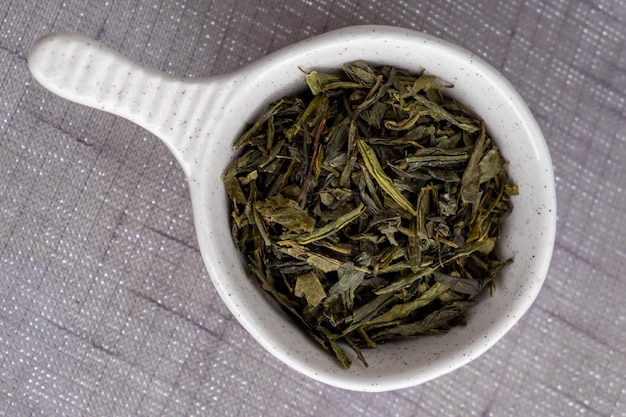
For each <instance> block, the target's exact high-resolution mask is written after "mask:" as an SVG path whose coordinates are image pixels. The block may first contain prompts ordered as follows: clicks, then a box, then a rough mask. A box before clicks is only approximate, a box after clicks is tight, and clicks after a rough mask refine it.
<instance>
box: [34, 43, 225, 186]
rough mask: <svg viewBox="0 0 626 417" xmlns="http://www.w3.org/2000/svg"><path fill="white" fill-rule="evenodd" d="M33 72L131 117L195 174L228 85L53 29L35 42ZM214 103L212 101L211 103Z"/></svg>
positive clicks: (61, 89)
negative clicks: (177, 74) (155, 66)
mask: <svg viewBox="0 0 626 417" xmlns="http://www.w3.org/2000/svg"><path fill="white" fill-rule="evenodd" d="M28 65H29V68H30V71H31V73H32V75H33V76H34V77H35V79H36V80H37V81H38V82H39V83H41V85H43V86H44V87H45V88H46V89H48V90H50V91H51V92H53V93H55V94H57V95H59V96H61V97H63V98H65V99H67V100H70V101H73V102H75V103H79V104H83V105H86V106H89V107H93V108H96V109H99V110H103V111H106V112H109V113H112V114H115V115H117V116H121V117H123V118H125V119H128V120H130V121H132V122H134V123H136V124H138V125H139V126H141V127H143V128H145V129H147V130H148V131H150V132H151V133H153V134H154V135H156V136H157V137H159V138H160V139H161V140H163V141H164V142H165V143H166V145H167V146H168V147H169V148H170V150H171V151H172V153H173V154H174V156H175V157H176V158H177V160H178V161H179V162H180V163H181V165H182V166H183V169H184V170H185V172H186V173H187V174H189V169H190V166H189V165H190V160H191V159H192V158H193V153H194V149H195V148H198V147H199V146H200V145H199V142H204V140H203V139H204V138H205V137H206V134H207V132H205V129H206V126H207V123H206V120H207V118H208V117H210V116H211V115H210V108H214V107H215V104H216V103H215V102H216V99H218V97H216V96H220V95H221V96H223V94H221V93H218V91H223V90H224V88H221V89H217V88H215V87H216V86H217V84H221V82H220V81H218V80H219V78H217V77H215V78H201V79H181V78H174V77H171V76H169V75H167V74H164V73H161V72H158V71H154V70H151V69H148V68H144V67H142V66H141V65H139V64H137V63H135V62H132V61H131V60H129V59H128V58H126V57H124V56H123V55H121V54H120V53H118V52H117V51H115V50H113V49H111V48H109V47H107V46H105V45H103V44H101V43H99V42H98V41H95V40H93V39H90V38H87V37H84V36H82V35H78V34H70V33H60V32H59V33H52V34H49V35H46V36H44V37H42V38H40V39H39V40H37V41H36V42H35V44H34V45H33V48H32V49H31V52H30V54H29V57H28ZM209 104H210V105H209Z"/></svg>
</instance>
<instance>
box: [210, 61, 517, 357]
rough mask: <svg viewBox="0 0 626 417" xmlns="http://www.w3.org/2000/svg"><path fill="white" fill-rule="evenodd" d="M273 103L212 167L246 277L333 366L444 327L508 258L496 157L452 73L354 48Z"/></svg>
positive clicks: (504, 195)
mask: <svg viewBox="0 0 626 417" xmlns="http://www.w3.org/2000/svg"><path fill="white" fill-rule="evenodd" d="M304 78H305V82H306V84H307V85H308V87H309V91H307V92H306V93H303V94H301V95H299V96H297V97H285V98H283V99H282V100H280V101H278V102H276V103H275V104H273V105H271V106H269V108H268V111H267V112H265V113H264V114H263V115H261V117H259V119H257V120H256V121H254V122H253V123H252V124H251V125H250V126H249V127H248V128H247V129H246V130H245V132H244V134H243V135H242V136H241V137H240V138H239V139H238V140H237V141H236V143H235V146H236V147H238V148H239V149H240V155H239V156H238V157H237V158H235V159H234V160H233V161H232V162H231V163H230V164H229V165H228V167H227V168H226V170H225V171H224V173H223V174H222V179H223V181H224V185H225V188H226V193H227V195H228V198H229V200H230V202H231V207H232V212H231V218H232V226H231V231H232V234H233V242H234V243H235V244H236V245H237V247H238V248H239V249H240V250H241V251H242V253H243V254H244V256H245V258H246V259H247V260H248V267H249V270H250V274H251V275H252V276H254V277H255V278H256V279H257V280H258V282H259V284H260V286H261V288H262V289H263V290H265V291H267V292H268V293H269V294H270V295H271V296H272V297H273V298H275V299H276V301H277V302H278V304H279V305H280V306H281V307H282V308H283V309H284V310H285V311H286V312H287V314H289V315H290V316H291V317H292V318H293V319H294V320H295V321H296V322H297V323H299V324H300V325H301V327H302V329H303V330H304V331H305V332H306V333H307V334H309V335H310V336H311V338H312V339H313V340H316V341H317V342H318V343H319V344H320V346H321V347H322V348H324V349H326V350H327V351H328V352H329V353H330V354H331V355H333V356H335V357H336V358H337V360H338V362H339V363H340V364H342V365H343V366H344V367H349V366H351V364H352V359H351V358H350V356H349V354H348V352H346V350H344V349H345V348H349V349H351V350H352V351H353V354H354V355H355V356H356V358H357V359H358V360H359V361H361V363H363V365H364V366H367V361H366V359H365V354H364V351H363V350H362V349H365V348H368V349H371V348H375V347H376V346H378V345H379V344H381V343H385V342H388V341H391V340H394V339H398V338H407V337H416V336H418V335H421V334H432V333H441V332H445V331H447V330H448V329H450V328H451V327H453V326H457V325H463V324H464V323H465V320H466V318H465V314H466V311H467V309H468V308H470V307H471V305H473V304H474V303H475V301H474V300H475V299H476V300H477V299H478V298H477V296H478V295H479V294H482V293H483V292H484V291H489V292H490V293H493V292H494V289H495V287H496V285H495V284H496V281H497V274H498V273H499V271H501V270H502V268H504V267H506V265H508V264H509V263H510V262H511V260H509V259H507V260H501V259H499V258H498V256H497V253H496V251H495V250H494V248H495V245H496V242H497V240H498V239H499V237H500V230H501V228H502V222H503V220H504V219H505V218H506V216H507V214H508V213H509V212H510V211H511V209H512V202H511V200H512V196H514V195H516V194H517V193H518V190H517V187H516V186H515V185H514V184H511V182H510V181H509V178H508V173H507V164H506V161H505V160H504V158H503V157H502V155H501V154H500V152H499V150H498V148H497V147H496V146H495V145H494V144H493V141H492V139H491V137H490V135H489V132H488V131H487V130H486V128H485V126H484V124H483V123H482V122H480V121H479V120H478V119H477V118H476V117H475V116H473V115H472V114H470V113H469V112H468V111H467V110H466V109H465V108H464V107H463V105H462V104H461V103H458V102H456V101H454V100H453V99H450V98H448V97H447V95H446V92H445V90H446V89H448V88H451V87H452V85H451V84H448V83H446V82H445V81H443V80H440V79H439V78H438V77H436V76H434V75H431V74H427V73H425V72H423V71H422V70H419V71H417V73H416V75H413V74H411V73H410V72H408V71H405V70H402V69H396V68H392V67H372V66H370V65H368V64H367V63H365V62H362V61H359V62H354V63H348V64H346V65H345V66H344V68H343V71H342V72H338V73H326V72H318V71H311V72H307V73H306V74H305V76H304Z"/></svg>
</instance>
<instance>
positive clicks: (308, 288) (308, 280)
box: [294, 271, 326, 307]
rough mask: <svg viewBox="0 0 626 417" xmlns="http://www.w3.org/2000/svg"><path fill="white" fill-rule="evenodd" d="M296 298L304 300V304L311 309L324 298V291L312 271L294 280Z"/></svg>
mask: <svg viewBox="0 0 626 417" xmlns="http://www.w3.org/2000/svg"><path fill="white" fill-rule="evenodd" d="M294 295H295V296H296V297H304V298H306V302H307V304H308V305H309V306H311V307H316V306H317V305H318V304H319V303H320V302H321V301H322V300H323V299H324V298H326V291H325V290H324V286H323V285H322V283H321V282H320V280H319V277H318V276H317V274H316V273H315V272H314V271H311V272H309V273H308V274H304V275H299V276H298V277H297V278H296V286H295V288H294Z"/></svg>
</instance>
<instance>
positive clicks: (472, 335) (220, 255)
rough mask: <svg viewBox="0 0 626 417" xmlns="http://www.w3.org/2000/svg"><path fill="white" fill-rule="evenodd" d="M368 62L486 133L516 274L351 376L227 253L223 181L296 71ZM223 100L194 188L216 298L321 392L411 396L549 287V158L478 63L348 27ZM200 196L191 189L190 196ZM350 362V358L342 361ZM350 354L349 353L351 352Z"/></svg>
mask: <svg viewBox="0 0 626 417" xmlns="http://www.w3.org/2000/svg"><path fill="white" fill-rule="evenodd" d="M357 59H362V60H365V61H367V62H369V63H372V64H375V65H382V64H386V65H394V66H396V67H401V68H405V69H408V70H412V71H417V70H419V69H420V68H424V69H425V70H426V71H427V72H429V73H432V74H435V75H438V76H440V77H442V78H443V79H445V80H447V81H449V82H452V83H453V84H454V88H453V89H452V90H451V91H450V95H451V96H453V97H455V98H456V99H458V100H459V101H461V102H462V103H464V104H465V105H466V106H467V107H469V108H470V109H471V110H472V111H474V112H475V113H476V114H477V115H478V116H479V117H481V118H482V119H483V120H484V121H485V123H486V125H487V128H488V129H489V130H490V132H491V134H492V136H493V138H494V141H495V142H496V144H497V145H498V147H499V148H500V150H501V152H502V154H503V155H504V157H505V158H506V159H507V160H508V161H509V173H510V176H511V178H512V180H513V181H514V182H515V183H516V184H517V185H518V187H519V190H520V194H519V196H516V197H515V198H514V200H513V204H514V209H513V212H512V214H511V215H510V216H509V217H508V218H507V219H506V221H505V225H504V232H503V235H502V238H501V240H500V242H499V247H498V250H499V251H500V252H501V254H502V256H505V257H513V258H514V263H513V264H512V265H510V266H509V267H507V268H506V269H505V270H504V271H503V273H501V274H500V275H499V277H498V280H497V282H496V286H497V287H496V291H495V293H494V296H493V298H488V297H485V299H483V300H482V302H481V303H479V305H477V306H476V307H474V308H473V309H472V310H471V312H470V317H469V323H468V325H467V326H466V327H464V328H455V329H453V330H452V331H451V332H450V333H447V334H444V335H439V336H428V337H423V338H419V339H414V340H407V341H402V342H394V343H389V344H385V345H381V346H379V347H378V348H376V349H372V350H365V351H364V354H365V355H366V358H367V360H368V362H369V364H370V366H369V367H367V368H365V367H364V366H363V365H362V364H361V363H360V362H359V361H356V360H355V361H354V363H353V365H352V367H351V368H350V369H348V370H346V369H343V368H342V367H341V365H340V364H339V363H338V362H337V361H336V360H335V359H334V357H332V355H329V354H328V353H327V352H325V351H323V350H322V349H321V348H320V347H319V346H318V345H317V343H316V342H314V341H312V340H310V339H309V337H308V336H307V335H306V334H305V333H304V332H302V331H301V330H300V329H299V328H298V327H297V325H295V324H294V323H293V322H292V321H291V320H290V319H289V318H287V316H286V315H285V314H284V313H283V312H282V311H281V310H280V309H279V308H278V307H277V305H276V304H275V303H274V302H273V300H271V299H270V298H269V297H268V296H267V295H266V294H264V292H263V291H262V290H261V289H260V288H259V286H258V284H257V282H256V280H254V279H252V278H249V277H248V276H247V273H246V267H245V263H244V262H243V260H242V257H241V255H240V253H239V252H238V250H237V249H236V247H235V246H234V245H233V243H232V239H231V234H230V213H229V212H230V210H229V207H228V202H227V197H226V193H225V191H224V187H223V185H222V182H221V179H220V175H221V173H222V171H223V170H224V168H225V167H226V165H227V164H228V162H229V161H230V160H231V159H232V158H233V157H234V155H235V152H234V150H233V149H232V146H231V145H232V143H233V141H234V139H235V138H236V137H237V136H238V135H239V134H240V133H241V132H242V130H243V127H244V125H245V124H246V123H249V122H251V121H253V120H254V118H255V117H256V116H257V115H258V114H259V113H260V112H262V111H263V110H265V107H266V106H267V104H269V103H270V102H272V101H274V100H276V99H278V98H280V97H283V96H285V95H288V94H292V93H293V92H294V91H296V90H300V89H302V88H303V87H304V84H303V79H304V77H303V73H302V71H301V70H300V68H302V69H306V70H312V69H319V70H333V69H334V70H336V69H338V68H340V67H341V66H342V65H343V64H344V63H346V62H350V61H355V60H357ZM223 82H224V85H225V88H230V89H231V90H230V92H229V100H228V101H227V102H226V104H225V105H224V106H223V107H222V108H221V109H220V112H219V116H215V118H216V123H215V128H214V129H213V130H212V137H211V138H210V140H209V141H208V143H207V146H206V147H205V148H204V151H203V154H202V155H199V159H198V164H197V167H196V169H195V170H194V171H193V173H192V177H194V178H193V179H195V181H190V184H191V189H192V200H193V207H194V215H195V218H196V228H197V233H198V240H199V244H200V247H201V248H202V253H203V257H204V260H205V263H206V266H207V269H208V271H209V274H210V276H211V278H212V280H213V283H214V284H215V287H216V289H217V290H218V292H219V293H220V295H221V296H222V298H223V299H224V302H225V303H226V304H227V306H228V307H229V309H230V310H231V312H232V313H233V314H234V315H235V317H236V318H237V319H238V320H239V321H240V323H241V324H242V325H243V326H244V327H245V328H246V329H247V330H248V331H249V332H250V333H251V334H252V335H253V337H254V338H255V339H256V340H257V341H258V342H259V343H261V344H262V345H263V346H264V347H265V348H266V349H267V350H268V351H269V352H270V353H272V354H273V355H275V356H276V357H277V358H279V359H280V360H282V361H284V362H285V363H287V364H288V365H289V366H291V367H293V368H294V369H296V370H297V371H299V372H301V373H303V374H305V375H308V376H310V377H312V378H315V379H317V380H319V381H322V382H325V383H328V384H331V385H334V386H338V387H342V388H347V389H353V390H361V391H384V390H390V389H397V388H403V387H407V386H412V385H416V384H419V383H422V382H425V381H427V380H430V379H432V378H435V377H437V376H439V375H442V374H444V373H447V372H449V371H452V370H454V369H456V368H458V367H459V366H462V365H464V364H466V363H467V362H469V361H471V360H472V359H474V358H476V357H478V356H479V355H481V354H482V353H484V352H485V351H486V350H487V349H488V348H489V347H491V346H492V345H493V344H494V343H495V342H496V341H497V340H498V339H500V338H501V337H502V336H503V335H504V334H505V333H506V332H507V331H508V330H509V329H510V328H511V327H512V326H513V325H514V324H515V322H516V321H517V320H519V318H520V317H521V316H522V315H523V314H524V313H525V311H526V310H527V309H528V308H529V307H530V305H531V304H532V302H533V301H534V299H535V298H536V296H537V294H538V292H539V290H540V288H541V286H542V284H543V281H544V279H545V276H546V273H547V270H548V266H549V262H550V257H551V253H552V246H553V242H554V233H555V224H556V207H555V201H556V199H555V194H554V177H553V172H552V166H551V161H550V156H549V153H548V150H547V147H546V144H545V141H544V139H543V136H542V134H541V131H540V129H539V128H538V126H537V123H536V121H535V120H534V118H533V116H532V114H531V113H530V111H529V110H528V108H527V107H526V105H525V104H524V102H523V101H522V99H521V98H520V96H519V95H518V94H517V93H516V92H515V91H514V89H513V88H512V86H511V85H510V84H509V83H508V82H507V81H506V80H505V79H504V78H503V77H502V76H501V75H500V74H499V73H498V72H497V71H495V70H494V69H493V68H492V67H490V66H489V65H488V64H486V63H485V62H483V61H482V60H481V59H479V58H477V57H475V56H473V55H472V54H471V53H469V52H467V51H464V50H462V49H460V48H458V47H456V46H453V45H450V44H448V43H446V42H444V41H441V40H439V39H436V38H433V37H430V36H426V35H423V34H420V33H417V32H414V31H408V30H403V29H398V28H389V27H371V26H366V27H354V28H347V29H343V30H339V31H335V32H329V33H327V34H325V35H322V36H319V37H316V38H313V39H312V40H308V41H304V42H301V43H298V44H295V45H293V46H291V47H288V48H286V49H284V50H281V51H279V52H277V53H274V54H272V55H270V56H268V57H266V58H265V59H263V60H261V61H258V62H256V63H254V64H251V65H249V66H247V67H245V68H243V69H242V70H240V71H238V72H236V73H234V74H230V75H229V76H227V77H225V78H224V80H223ZM194 184H196V185H194ZM348 352H349V349H348ZM349 353H350V352H349Z"/></svg>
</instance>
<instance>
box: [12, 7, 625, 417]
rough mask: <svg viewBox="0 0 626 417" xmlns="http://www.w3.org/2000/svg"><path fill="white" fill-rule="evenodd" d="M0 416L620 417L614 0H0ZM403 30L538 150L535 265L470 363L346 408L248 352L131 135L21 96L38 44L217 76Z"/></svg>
mask: <svg viewBox="0 0 626 417" xmlns="http://www.w3.org/2000/svg"><path fill="white" fill-rule="evenodd" d="M0 5H1V7H0V279H1V281H0V415H1V416H11V417H16V416H47V417H50V416H261V415H268V416H318V415H342V416H346V417H347V416H442V415H443V416H626V379H625V378H624V376H625V375H626V332H625V331H624V329H625V328H626V303H624V301H623V299H624V297H626V278H624V276H623V275H622V274H621V272H623V271H622V270H621V269H620V268H621V267H622V265H623V264H624V263H625V261H626V249H624V248H626V237H625V235H626V218H624V216H623V215H622V212H623V209H624V208H625V207H626V196H625V193H624V187H625V185H624V184H625V183H626V165H625V164H624V162H623V161H624V160H626V118H625V117H624V113H625V108H626V47H625V45H626V3H624V2H619V1H610V0H595V1H565V0H551V1H542V0H526V1H520V0H513V1H507V2H499V1H472V2H457V1H447V2H433V1H416V2H405V1H402V2H396V1H381V0H371V1H368V0H320V1H304V0H292V1H287V0H283V1H281V0H236V1H192V0H187V1H186V0H181V1H177V2H173V1H171V2H170V1H150V0H145V1H144V0H141V1H117V0H109V1H104V0H97V1H96V0H91V1H83V0H66V1H61V0H46V1H10V0H2V1H0ZM365 23H376V24H389V25H398V26H403V27H408V28H414V29H418V30H421V31H424V32H427V33H430V34H434V35H437V36H440V37H442V38H444V39H446V40H449V41H452V42H454V43H457V44H459V45H460V46H463V47H465V48H467V49H469V50H471V51H473V52H475V53H476V54H478V55H479V56H481V57H483V58H484V59H486V60H487V61H488V62H490V63H491V64H492V65H494V66H495V67H496V68H498V69H499V70H500V71H502V73H503V74H504V75H505V76H506V77H507V78H508V79H509V80H510V81H511V82H512V83H513V84H514V85H515V86H516V88H518V90H519V92H520V93H521V95H522V96H523V97H524V98H525V99H526V100H527V102H528V104H529V106H530V108H531V110H532V111H533V113H534V114H535V115H536V117H537V119H538V121H539V124H540V125H541V128H542V129H543V131H544V134H545V136H546V140H547V142H548V145H549V148H550V150H551V153H552V158H553V162H554V168H555V172H556V185H557V193H558V205H559V220H558V231H557V241H556V247H555V252H554V257H553V262H552V266H551V270H550V272H549V275H548V278H547V281H546V284H545V286H544V288H543V290H542V292H541V293H540V295H539V297H538V299H537V302H536V303H535V304H534V305H533V307H532V308H531V310H530V311H529V312H528V313H527V314H526V315H525V316H524V317H523V319H522V320H521V322H520V323H519V324H518V325H517V326H515V327H514V329H513V330H512V331H511V332H510V333H509V334H508V335H507V336H506V337H505V338H504V339H503V340H502V341H501V342H499V343H498V344H497V345H496V346H495V347H494V348H492V349H491V350H489V351H488V352H487V353H486V354H485V355H483V356H482V357H480V358H479V359H478V360H476V361H474V362H472V363H471V364H470V365H468V366H465V367H463V368H461V369H459V370H457V371H455V372H453V373H451V374H448V375H446V376H444V377H441V378H438V379H436V380H434V381H431V382H429V383H426V384H423V385H421V386H417V387H414V388H410V389H405V390H400V391H394V392H387V393H380V394H365V393H354V392H348V391H344V390H340V389H336V388H332V387H328V386H325V385H323V384H320V383H317V382H315V381H313V380H310V379H308V378H305V377H303V376H301V375H299V374H297V373H296V372H294V371H292V370H291V369H289V368H287V367H286V366H285V365H283V364H282V363H280V362H279V361H277V360H276V359H274V358H273V357H272V356H271V355H269V354H268V353H266V352H265V351H264V350H263V349H262V348H261V347H260V346H259V345H258V344H257V343H256V342H254V341H253V340H252V338H251V337H250V336H249V335H248V334H247V333H246V332H245V331H244V330H243V328H242V327H241V326H240V325H239V324H238V323H237V322H236V321H235V320H234V318H233V317H232V315H231V314H230V313H229V312H228V310H227V309H226V308H225V307H224V305H223V304H222V302H221V300H220V299H219V297H218V296H217V293H216V292H215V290H214V289H213V287H212V285H211V283H210V280H209V277H208V275H207V273H206V272H205V270H204V267H203V264H202V260H201V257H200V253H199V251H198V246H197V242H196V239H195V232H194V228H193V223H192V215H191V204H190V202H189V195H188V190H187V185H186V181H185V178H184V176H183V174H182V171H181V169H180V168H179V167H178V166H177V165H176V163H175V161H174V159H173V157H172V156H171V155H170V154H169V152H168V151H167V149H166V147H165V146H164V145H163V144H161V143H160V142H158V141H157V139H155V138H154V137H153V136H151V135H150V134H148V133H146V132H145V131H143V130H142V129H140V128H138V127H136V126H134V125H132V124H131V123H130V122H127V121H125V120H121V119H118V118H115V117H114V116H111V115H108V114H103V113H100V112H97V111H94V110H90V109H87V108H84V107H81V106H78V105H75V104H72V103H68V102H66V101H63V100H61V99H59V98H57V97H56V96H54V95H52V94H51V93H49V92H47V91H46V90H44V89H43V88H42V87H41V86H39V85H38V84H37V83H36V82H35V81H34V80H33V79H32V78H31V77H30V74H29V72H28V68H27V62H26V56H27V53H28V50H29V48H30V47H31V45H32V43H33V42H34V40H35V39H37V38H38V37H39V36H41V35H44V34H46V33H48V32H51V31H57V30H65V31H72V32H79V33H83V34H85V35H88V36H91V37H94V38H97V39H99V40H101V41H102V42H104V43H106V44H108V45H110V46H112V47H114V48H115V49H118V50H120V51H121V52H122V53H123V54H125V55H127V56H129V57H130V58H132V59H134V60H137V61H139V62H140V63H142V64H144V65H146V66H150V67H153V68H156V69H159V70H163V71H166V72H168V73H170V74H172V75H175V76H208V75H217V74H220V73H224V72H228V71H232V70H234V69H237V68H239V67H241V66H242V65H244V64H246V63H248V62H251V61H253V60H255V59H257V58H260V57H262V56H264V55H265V54H267V53H269V52H272V51H275V50H276V49H279V48H280V47H283V46H286V45H289V44H291V43H293V42H295V41H298V40H301V39H304V38H307V37H309V36H313V35H315V34H319V33H323V32H325V31H327V30H331V29H335V28H339V27H343V26H347V25H354V24H365Z"/></svg>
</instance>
